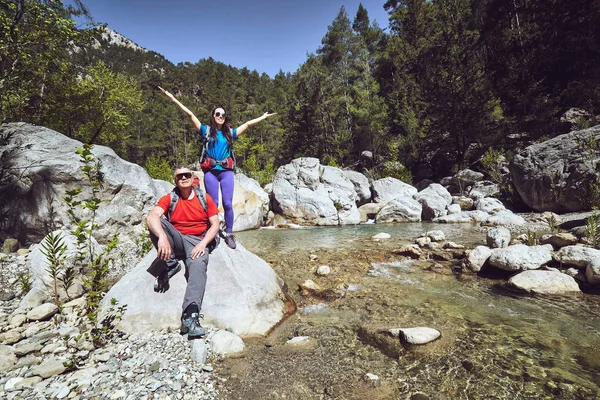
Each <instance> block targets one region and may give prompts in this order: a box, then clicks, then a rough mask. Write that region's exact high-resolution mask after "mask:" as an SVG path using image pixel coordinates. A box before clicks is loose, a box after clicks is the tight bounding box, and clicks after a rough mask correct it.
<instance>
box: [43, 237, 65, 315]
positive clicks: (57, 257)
mask: <svg viewBox="0 0 600 400" xmlns="http://www.w3.org/2000/svg"><path fill="white" fill-rule="evenodd" d="M66 251H67V246H66V244H65V242H64V237H63V236H62V234H61V233H58V234H55V233H54V232H51V233H50V234H49V235H47V236H46V237H45V239H44V241H43V242H42V254H43V255H44V257H46V260H47V261H48V266H47V267H46V271H47V272H48V274H49V275H50V277H51V278H52V282H53V285H52V291H53V293H54V303H55V304H56V305H57V306H58V307H60V302H59V300H58V282H59V278H60V274H61V272H63V271H64V270H65V266H64V262H65V260H66V259H67V257H66V255H65V252H66Z"/></svg>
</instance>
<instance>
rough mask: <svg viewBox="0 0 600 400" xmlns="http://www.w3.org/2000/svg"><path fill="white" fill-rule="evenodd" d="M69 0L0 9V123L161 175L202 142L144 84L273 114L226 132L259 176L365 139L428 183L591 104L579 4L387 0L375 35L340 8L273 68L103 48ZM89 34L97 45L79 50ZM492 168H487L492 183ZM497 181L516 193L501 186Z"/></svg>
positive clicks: (346, 159)
mask: <svg viewBox="0 0 600 400" xmlns="http://www.w3.org/2000/svg"><path fill="white" fill-rule="evenodd" d="M74 4H76V5H78V7H79V8H73V7H66V6H64V5H63V3H62V2H61V1H55V0H19V1H8V2H3V3H2V4H0V50H1V51H0V116H1V118H2V121H21V120H23V121H28V122H33V123H37V124H43V125H45V126H48V127H50V128H53V129H57V130H59V131H61V132H64V133H65V134H67V135H69V136H70V137H74V138H77V139H80V140H83V141H84V142H87V143H102V144H107V145H110V146H111V147H112V148H114V149H115V150H116V151H117V152H118V153H119V155H120V156H122V157H123V158H125V159H127V160H129V161H131V162H135V163H138V164H141V165H145V166H146V168H147V169H148V171H149V173H150V174H151V175H152V176H157V177H161V176H163V175H162V172H161V171H162V170H163V167H162V165H163V162H162V160H165V161H168V162H169V163H170V164H173V165H174V164H185V165H190V164H192V163H194V162H196V161H197V160H198V157H199V152H200V148H201V144H200V143H199V141H198V135H197V133H196V132H194V129H193V128H192V127H191V125H190V123H189V120H188V119H187V118H186V117H185V116H184V115H183V114H182V113H181V112H180V111H179V110H178V109H177V108H176V107H173V105H172V104H170V103H169V102H168V99H166V98H165V97H164V96H163V95H162V94H161V93H160V92H159V91H158V90H156V86H157V85H160V86H162V87H165V88H167V89H169V90H170V91H171V92H173V93H175V94H176V96H177V97H178V98H179V100H180V101H181V102H182V103H184V104H185V105H186V106H187V107H188V108H190V109H191V110H193V111H194V113H195V114H196V115H197V116H198V118H199V119H200V120H201V122H203V123H207V122H208V113H209V111H210V110H211V109H212V108H213V107H215V106H217V105H221V106H223V107H224V108H225V109H226V110H227V111H228V113H229V114H230V115H231V117H232V120H231V123H232V126H233V127H236V126H239V125H241V124H242V123H244V122H245V121H247V120H249V119H252V118H255V117H257V116H259V115H261V114H262V113H263V112H265V111H274V112H277V113H278V116H277V118H271V119H269V120H268V121H264V122H263V123H261V124H259V125H257V126H255V127H253V128H252V129H251V130H250V131H248V132H247V133H246V134H244V135H243V136H242V137H241V139H240V140H239V141H237V143H236V155H237V156H238V167H239V168H240V169H241V170H243V171H246V172H247V173H248V174H249V175H250V176H252V177H254V178H256V179H258V180H259V181H260V182H261V184H263V183H265V182H268V181H269V180H270V178H269V177H268V176H267V175H268V174H269V173H270V172H271V171H274V170H276V169H277V168H278V167H279V166H280V165H282V164H286V163H289V162H290V160H291V159H293V158H296V157H299V156H309V157H316V158H319V159H320V160H321V161H322V162H323V163H324V164H327V165H337V166H348V165H352V164H354V163H355V162H356V161H357V160H358V156H359V155H360V153H361V152H362V151H364V150H369V151H371V152H372V153H373V155H374V157H376V158H377V159H385V160H390V161H397V162H400V163H401V164H402V165H404V166H406V168H407V169H408V170H410V171H411V172H412V175H413V179H414V180H420V179H422V178H437V177H441V176H446V175H447V174H448V172H449V171H450V169H451V168H452V166H456V167H457V168H463V167H465V166H470V165H472V164H473V163H475V162H476V161H477V159H478V158H479V157H480V156H481V154H482V153H483V152H484V151H485V150H486V149H488V148H490V147H491V148H493V149H504V150H503V151H505V152H506V153H507V154H510V153H511V152H512V151H513V150H514V149H516V148H520V147H522V146H523V144H525V143H531V142H535V141H536V140H538V139H540V138H541V137H543V136H545V135H550V133H551V135H552V136H554V135H555V134H558V133H561V132H564V131H565V130H566V129H568V127H567V124H561V123H560V122H559V119H558V118H557V117H556V116H557V115H560V114H561V113H562V112H563V110H564V109H566V108H571V107H576V108H580V109H582V110H585V113H584V115H588V114H589V118H586V119H585V121H583V120H582V121H579V122H577V123H575V125H574V126H573V127H574V128H582V127H584V126H587V125H588V124H591V123H593V121H597V115H598V114H599V111H598V110H600V90H599V89H598V87H599V82H600V75H599V74H598V68H597V62H596V61H597V59H598V56H599V55H600V33H598V32H600V31H599V30H598V29H595V27H597V26H600V9H599V8H598V7H597V6H596V3H595V2H594V0H573V1H570V2H565V1H562V2H560V1H554V0H553V1H549V2H532V1H514V2H506V1H489V0H483V1H474V0H452V1H450V0H439V1H429V0H390V1H387V2H386V3H385V5H384V7H385V8H386V10H387V11H388V12H389V16H390V19H389V21H390V28H389V30H388V31H386V32H384V31H383V30H382V29H380V28H379V27H378V26H377V25H376V24H375V23H371V21H370V20H369V14H368V12H367V10H366V9H365V8H364V7H363V6H362V5H361V6H359V8H358V11H357V13H356V16H355V18H354V20H353V21H351V19H350V18H348V15H347V13H346V10H345V9H344V8H343V7H342V8H341V9H340V10H339V13H338V14H337V15H336V16H335V18H334V19H333V21H332V22H331V24H330V25H329V26H328V27H327V28H326V33H325V35H324V37H323V38H322V42H321V46H320V47H319V49H318V50H317V51H316V53H315V54H309V55H308V57H307V59H306V62H305V63H303V64H302V65H301V66H300V68H299V69H298V71H296V72H295V73H293V74H291V73H283V72H280V73H279V74H277V75H276V76H275V77H274V78H270V77H269V76H267V75H266V74H260V73H259V72H257V71H250V70H248V69H247V68H241V69H238V68H234V67H231V66H228V65H225V64H223V63H221V62H218V61H215V60H214V59H212V58H208V59H203V60H200V61H198V62H197V63H191V62H186V63H180V64H178V65H176V66H175V65H173V64H171V63H170V62H168V61H167V60H166V59H165V58H164V57H162V56H161V55H159V54H156V53H153V52H142V51H136V50H134V49H131V48H126V47H123V46H118V45H113V44H110V43H109V42H107V41H106V40H105V39H102V38H101V37H100V36H99V34H100V33H101V29H96V27H94V26H91V27H92V28H94V29H87V30H86V29H84V30H77V29H76V27H75V23H74V21H73V16H75V15H78V14H79V15H81V14H85V9H84V8H83V7H82V6H81V2H79V1H76V2H74ZM92 37H94V38H95V39H96V40H98V42H99V43H100V44H101V47H100V48H94V47H92V46H90V45H88V43H89V41H90V39H91V38H92ZM75 46H76V47H75ZM565 65H568V66H569V68H568V70H569V73H565ZM589 148H591V147H589ZM590 154H591V153H590ZM492 155H494V154H492ZM496 155H497V154H496ZM153 157H160V159H152V158H153ZM497 172H498V171H497V170H491V169H490V170H488V173H489V174H490V176H491V177H492V179H494V180H499V177H498V176H497V175H498V174H497ZM503 192H504V194H508V195H512V196H516V194H515V193H514V192H513V191H512V187H511V186H510V185H508V184H506V186H505V187H504V188H503ZM511 193H512V194H511ZM0 217H1V216H0Z"/></svg>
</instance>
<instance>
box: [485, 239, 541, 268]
mask: <svg viewBox="0 0 600 400" xmlns="http://www.w3.org/2000/svg"><path fill="white" fill-rule="evenodd" d="M551 250H552V246H550V245H542V246H527V245H525V244H516V245H513V246H508V247H506V248H503V249H496V251H494V252H492V255H491V256H490V258H489V263H490V265H492V266H494V267H496V268H500V269H503V270H505V271H527V270H530V269H538V268H540V267H541V266H542V265H545V264H546V263H548V262H549V261H551V260H552V253H551Z"/></svg>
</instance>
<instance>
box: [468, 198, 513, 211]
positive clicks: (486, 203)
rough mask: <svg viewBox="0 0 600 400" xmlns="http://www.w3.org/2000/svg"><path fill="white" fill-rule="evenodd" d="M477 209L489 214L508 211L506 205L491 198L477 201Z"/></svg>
mask: <svg viewBox="0 0 600 400" xmlns="http://www.w3.org/2000/svg"><path fill="white" fill-rule="evenodd" d="M475 208H476V209H477V210H480V211H483V212H486V213H488V214H496V213H497V212H499V211H504V210H506V207H504V204H502V202H501V201H500V200H498V199H494V198H491V197H485V198H483V199H479V200H477V201H476V202H475Z"/></svg>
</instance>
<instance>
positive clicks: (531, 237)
mask: <svg viewBox="0 0 600 400" xmlns="http://www.w3.org/2000/svg"><path fill="white" fill-rule="evenodd" d="M525 241H526V243H527V246H535V245H537V244H538V239H537V233H535V232H534V231H530V230H529V229H528V230H527V232H525Z"/></svg>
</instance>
